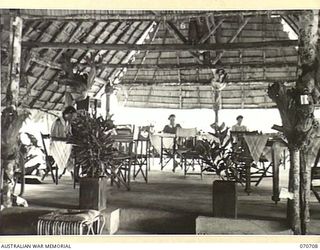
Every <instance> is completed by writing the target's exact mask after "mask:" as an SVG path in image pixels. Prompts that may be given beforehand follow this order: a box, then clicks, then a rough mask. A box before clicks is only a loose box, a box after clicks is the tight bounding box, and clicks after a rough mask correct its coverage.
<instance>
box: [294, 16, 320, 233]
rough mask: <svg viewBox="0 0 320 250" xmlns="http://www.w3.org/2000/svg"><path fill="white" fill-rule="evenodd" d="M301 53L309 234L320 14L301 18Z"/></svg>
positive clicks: (304, 204)
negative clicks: (304, 101) (304, 100)
mask: <svg viewBox="0 0 320 250" xmlns="http://www.w3.org/2000/svg"><path fill="white" fill-rule="evenodd" d="M299 23H300V30H299V31H300V32H299V50H298V56H299V57H298V81H297V84H296V88H297V91H298V93H299V94H300V95H304V94H307V95H308V103H307V104H305V105H303V104H302V103H301V106H302V107H301V108H300V109H298V110H297V117H298V118H299V121H298V124H297V129H298V131H299V132H300V133H301V134H302V135H304V137H305V138H304V143H303V144H302V149H301V161H300V176H299V179H300V203H301V204H300V209H301V212H300V216H301V225H300V226H301V233H302V234H307V233H308V227H309V222H310V213H309V200H310V187H311V167H312V165H313V163H312V162H310V160H309V158H310V157H311V156H310V152H312V147H313V144H312V143H311V141H313V139H314V137H315V136H316V134H317V133H318V131H319V130H318V129H319V123H318V122H317V121H316V120H315V118H314V114H313V112H314V105H315V104H316V103H319V99H320V77H319V76H320V69H319V61H317V60H318V58H319V53H320V52H319V50H318V48H319V44H320V43H319V24H320V11H319V10H313V11H305V13H304V14H303V15H301V16H300V17H299Z"/></svg>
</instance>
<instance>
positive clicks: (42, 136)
mask: <svg viewBox="0 0 320 250" xmlns="http://www.w3.org/2000/svg"><path fill="white" fill-rule="evenodd" d="M40 134H41V140H42V145H43V151H44V154H45V156H46V157H48V156H49V154H48V150H47V146H46V140H50V134H42V133H40Z"/></svg>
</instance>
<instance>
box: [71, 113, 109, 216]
mask: <svg viewBox="0 0 320 250" xmlns="http://www.w3.org/2000/svg"><path fill="white" fill-rule="evenodd" d="M113 128H114V124H113V121H112V119H111V117H108V118H107V119H104V118H103V117H102V116H100V117H95V116H91V115H90V114H89V113H87V112H85V113H83V114H78V116H77V117H76V118H75V119H74V120H73V122H72V135H71V136H70V138H69V142H70V143H72V144H73V145H74V154H75V159H76V164H77V166H78V168H79V170H80V171H79V177H80V178H79V181H80V196H79V203H80V204H79V205H80V208H83V209H96V210H103V209H104V208H105V207H106V202H107V197H106V192H107V179H108V178H107V177H108V176H109V175H110V171H108V168H109V166H110V164H109V163H110V160H111V159H112V157H113V155H114V149H113V139H112V130H113ZM75 175H76V174H75Z"/></svg>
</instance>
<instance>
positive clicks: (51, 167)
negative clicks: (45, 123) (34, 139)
mask: <svg viewBox="0 0 320 250" xmlns="http://www.w3.org/2000/svg"><path fill="white" fill-rule="evenodd" d="M41 139H42V144H43V152H44V155H45V161H46V170H45V173H44V175H43V176H42V179H41V180H42V181H43V180H44V178H45V177H46V176H47V175H48V174H49V173H50V175H51V178H52V180H53V183H55V184H56V185H58V179H59V178H58V170H59V168H58V166H57V164H56V163H55V161H54V159H53V157H52V156H51V155H49V154H48V150H47V146H46V140H50V134H42V133H41Z"/></svg>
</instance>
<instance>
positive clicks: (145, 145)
mask: <svg viewBox="0 0 320 250" xmlns="http://www.w3.org/2000/svg"><path fill="white" fill-rule="evenodd" d="M142 132H143V131H142V130H141V128H139V131H138V134H137V138H135V140H134V142H135V145H134V146H135V149H134V156H135V161H134V165H133V179H135V178H136V177H137V176H138V175H139V174H141V175H142V177H143V179H144V180H145V182H148V170H149V166H150V162H149V160H150V138H149V133H147V135H146V136H143V135H142Z"/></svg>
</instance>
